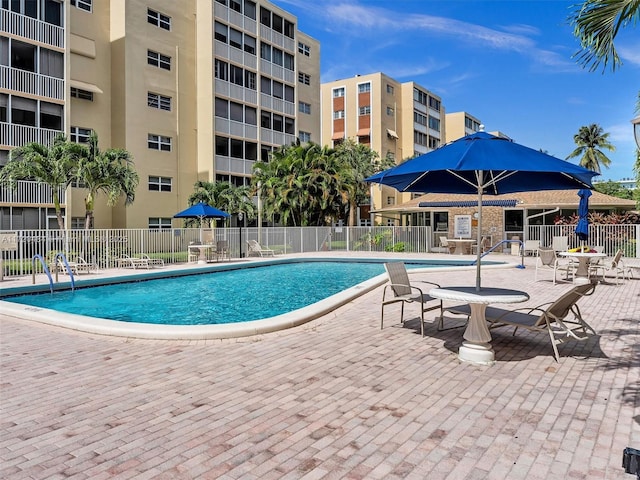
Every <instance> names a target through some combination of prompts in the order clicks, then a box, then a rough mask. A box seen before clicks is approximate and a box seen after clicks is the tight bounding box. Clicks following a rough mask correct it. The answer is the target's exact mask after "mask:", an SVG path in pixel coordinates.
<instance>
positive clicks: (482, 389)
mask: <svg viewBox="0 0 640 480" xmlns="http://www.w3.org/2000/svg"><path fill="white" fill-rule="evenodd" d="M527 264H528V265H529V267H528V268H526V269H524V270H521V269H509V270H485V271H484V272H483V277H482V278H483V285H486V286H501V287H505V286H507V287H509V288H518V289H523V290H526V291H528V292H529V293H530V295H531V297H532V298H531V300H530V302H529V303H528V304H531V305H535V304H539V303H542V302H544V301H547V300H553V299H555V298H557V297H558V296H559V295H560V293H561V292H562V291H564V290H566V289H568V288H571V285H570V284H569V283H560V284H558V285H555V286H554V285H553V284H552V283H551V282H550V281H539V282H537V283H534V282H533V275H534V271H535V269H534V268H533V267H532V266H531V265H532V264H533V261H532V260H531V259H528V262H527ZM412 278H415V279H416V280H419V279H425V280H432V281H437V282H439V283H441V284H442V285H443V286H444V285H456V284H458V285H459V284H468V285H472V284H473V283H474V278H475V272H474V271H465V272H452V273H438V274H419V275H412ZM545 278H548V275H547V276H546V277H545ZM381 295H382V287H380V288H377V289H375V290H374V291H371V292H369V293H367V294H366V295H364V296H363V297H361V298H359V299H358V300H356V301H353V302H351V303H349V304H347V305H345V306H343V307H341V308H339V309H337V310H336V311H334V312H332V313H331V314H329V315H326V316H324V317H322V318H320V319H317V320H314V321H312V322H310V323H307V324H305V325H302V326H300V327H296V328H293V329H289V330H286V331H281V332H277V333H272V334H268V335H261V336H259V337H250V338H243V339H237V340H208V341H204V340H203V341H189V342H186V341H152V340H137V339H124V338H115V337H105V336H98V335H90V334H85V333H80V332H74V331H70V330H66V329H62V328H57V327H50V326H44V325H41V324H37V323H33V322H29V321H25V320H19V319H14V318H9V317H7V316H6V315H2V314H0V333H1V340H0V342H1V343H0V348H1V351H0V355H1V356H0V361H1V364H0V374H1V378H0V400H1V411H0V413H1V417H0V432H1V437H0V478H3V479H27V478H29V479H48V480H50V479H62V478H65V479H92V480H99V479H114V478H117V479H133V478H135V479H193V478H202V479H310V480H311V479H342V478H344V479H429V480H431V479H449V480H457V479H528V480H534V479H550V478H553V479H565V478H571V479H594V480H595V479H597V480H601V479H625V478H628V479H632V478H633V476H632V475H629V474H625V473H624V470H623V469H622V467H621V463H622V452H623V449H624V448H625V447H627V446H632V447H635V448H640V425H639V424H640V411H638V406H639V405H638V404H639V395H640V371H639V369H638V367H639V366H640V337H639V333H640V328H639V324H640V280H639V279H635V280H627V281H624V282H623V284H621V285H619V286H615V285H613V284H601V285H598V287H597V288H596V292H595V294H594V295H593V296H591V297H588V298H585V299H583V300H582V301H581V304H580V305H581V307H582V311H583V315H584V317H585V319H587V321H588V322H589V323H590V324H591V325H592V326H593V327H594V328H595V329H596V331H597V332H598V334H599V335H598V336H597V337H593V338H591V339H590V340H589V341H587V342H571V343H568V344H565V345H561V346H560V347H559V350H560V356H561V359H560V362H559V363H556V362H555V360H554V358H553V352H552V349H551V345H550V342H549V338H548V336H546V335H543V334H537V335H536V334H531V333H528V332H524V331H523V332H518V335H517V336H515V337H514V336H512V335H511V330H508V329H498V330H493V331H492V335H493V342H492V344H493V347H494V349H495V352H496V364H495V365H493V366H490V367H486V366H476V365H471V364H466V363H461V362H460V361H459V360H458V358H457V355H456V354H457V350H458V347H459V346H460V344H461V341H462V330H460V329H456V330H450V331H446V332H437V330H436V326H435V322H434V321H433V319H434V316H435V312H429V313H428V318H429V323H428V324H427V326H426V336H425V337H424V338H422V337H421V336H420V334H419V324H418V322H417V320H416V319H417V317H416V310H417V309H415V308H412V307H411V306H409V307H407V310H406V311H405V316H406V317H407V318H408V319H410V320H409V321H407V322H406V324H405V325H404V326H402V325H400V324H399V323H398V322H397V321H396V319H397V318H398V317H397V315H398V313H399V306H398V308H397V309H394V307H388V310H387V312H388V317H387V318H386V319H385V328H384V329H383V330H381V329H380V299H381ZM259 300H260V297H259V292H256V301H259ZM519 306H522V305H518V307H519ZM185 308H189V307H188V303H185ZM394 317H395V318H394Z"/></svg>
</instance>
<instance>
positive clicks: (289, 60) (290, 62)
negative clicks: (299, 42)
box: [284, 52, 296, 71]
mask: <svg viewBox="0 0 640 480" xmlns="http://www.w3.org/2000/svg"><path fill="white" fill-rule="evenodd" d="M284 68H286V69H287V70H291V71H293V70H295V69H296V62H295V59H294V58H293V55H291V54H290V53H287V52H284Z"/></svg>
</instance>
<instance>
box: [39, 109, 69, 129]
mask: <svg viewBox="0 0 640 480" xmlns="http://www.w3.org/2000/svg"><path fill="white" fill-rule="evenodd" d="M63 117H64V113H63V107H62V105H58V104H57V103H49V102H40V128H48V129H50V130H62V118H63Z"/></svg>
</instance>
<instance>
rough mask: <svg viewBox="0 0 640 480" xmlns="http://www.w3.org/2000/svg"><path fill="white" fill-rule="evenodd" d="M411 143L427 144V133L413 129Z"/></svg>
mask: <svg viewBox="0 0 640 480" xmlns="http://www.w3.org/2000/svg"><path fill="white" fill-rule="evenodd" d="M413 143H415V144H416V145H422V146H425V147H426V146H427V135H426V134H424V133H422V132H418V131H417V130H414V131H413Z"/></svg>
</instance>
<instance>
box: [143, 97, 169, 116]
mask: <svg viewBox="0 0 640 480" xmlns="http://www.w3.org/2000/svg"><path fill="white" fill-rule="evenodd" d="M147 105H148V106H149V107H151V108H157V109H159V110H166V111H167V112H170V111H171V97H165V96H164V95H160V94H158V93H152V92H147Z"/></svg>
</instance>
